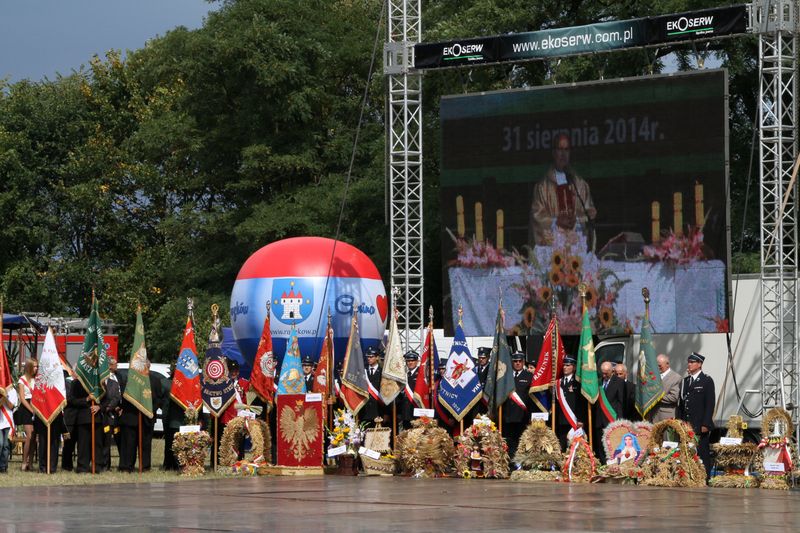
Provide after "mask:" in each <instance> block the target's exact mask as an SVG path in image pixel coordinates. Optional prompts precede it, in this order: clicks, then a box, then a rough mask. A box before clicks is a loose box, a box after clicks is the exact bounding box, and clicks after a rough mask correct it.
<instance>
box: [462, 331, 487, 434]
mask: <svg viewBox="0 0 800 533" xmlns="http://www.w3.org/2000/svg"><path fill="white" fill-rule="evenodd" d="M491 353H492V349H491V348H489V347H486V346H481V347H480V348H478V364H477V365H475V373H476V374H478V379H479V380H480V382H481V389H483V387H485V386H486V378H488V377H489V354H491ZM488 412H489V409H488V407H487V406H486V402H485V401H484V399H483V397H481V400H480V401H479V402H478V403H476V404H475V407H473V408H472V411H471V413H470V416H471V418H470V419H471V420H474V419H475V417H477V416H478V415H485V414H486V413H488ZM465 427H466V426H465Z"/></svg>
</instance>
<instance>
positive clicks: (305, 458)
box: [276, 394, 325, 467]
mask: <svg viewBox="0 0 800 533" xmlns="http://www.w3.org/2000/svg"><path fill="white" fill-rule="evenodd" d="M305 397H306V396H305V394H278V397H277V398H276V405H277V433H278V434H277V444H278V453H277V461H278V465H279V466H292V467H298V466H300V467H311V466H315V467H319V466H322V458H323V452H322V448H323V445H324V443H325V436H324V432H323V430H322V427H323V421H324V418H325V417H324V415H323V412H322V402H321V401H319V402H306V401H305Z"/></svg>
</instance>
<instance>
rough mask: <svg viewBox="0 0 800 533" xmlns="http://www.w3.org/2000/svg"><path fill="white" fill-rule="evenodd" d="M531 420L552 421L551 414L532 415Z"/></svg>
mask: <svg viewBox="0 0 800 533" xmlns="http://www.w3.org/2000/svg"><path fill="white" fill-rule="evenodd" d="M531 420H544V421H545V422H547V421H548V420H550V413H531Z"/></svg>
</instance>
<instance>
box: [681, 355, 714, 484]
mask: <svg viewBox="0 0 800 533" xmlns="http://www.w3.org/2000/svg"><path fill="white" fill-rule="evenodd" d="M705 359H706V358H705V356H703V355H701V354H699V353H697V352H692V353H691V355H689V357H688V358H687V361H686V367H687V368H686V373H687V374H688V376H686V377H685V378H684V379H683V381H682V382H681V392H680V397H679V398H678V412H677V417H678V419H679V420H685V421H686V422H689V423H690V424H691V425H692V428H693V429H694V433H695V435H697V438H698V439H699V442H698V443H697V454H698V455H699V456H700V459H702V460H703V466H705V467H706V477H709V476H710V475H711V450H710V446H709V442H708V441H709V437H710V436H711V430H712V429H714V402H715V401H716V396H715V394H716V393H715V391H714V380H713V379H711V376H709V375H708V374H704V373H703V362H704V361H705Z"/></svg>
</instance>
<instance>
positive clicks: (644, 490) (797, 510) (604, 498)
mask: <svg viewBox="0 0 800 533" xmlns="http://www.w3.org/2000/svg"><path fill="white" fill-rule="evenodd" d="M0 510H1V511H0V531H14V532H27V531H35V532H58V531H82V532H92V531H104V532H108V531H131V530H132V531H157V530H169V531H173V532H181V531H297V532H301V531H302V532H303V533H312V532H316V531H368V532H379V531H406V532H414V533H416V532H420V531H476V532H481V531H511V530H538V531H562V532H564V531H620V530H625V531H637V530H638V531H652V532H656V531H670V532H672V533H675V531H676V530H677V529H680V530H681V531H697V530H708V529H714V530H718V531H725V532H735V531H748V532H757V533H763V532H770V531H776V532H777V531H781V532H784V531H786V532H796V531H800V493H798V492H779V491H766V490H758V489H750V490H735V489H710V488H709V489H658V488H649V487H631V486H622V485H580V484H561V483H520V482H512V481H489V480H460V479H434V480H424V479H409V478H398V477H395V478H363V477H361V478H347V477H337V476H325V477H307V478H289V477H283V478H279V477H260V478H245V479H221V480H207V481H193V482H187V483H147V484H145V483H142V484H130V485H93V486H69V487H27V488H6V489H0Z"/></svg>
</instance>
